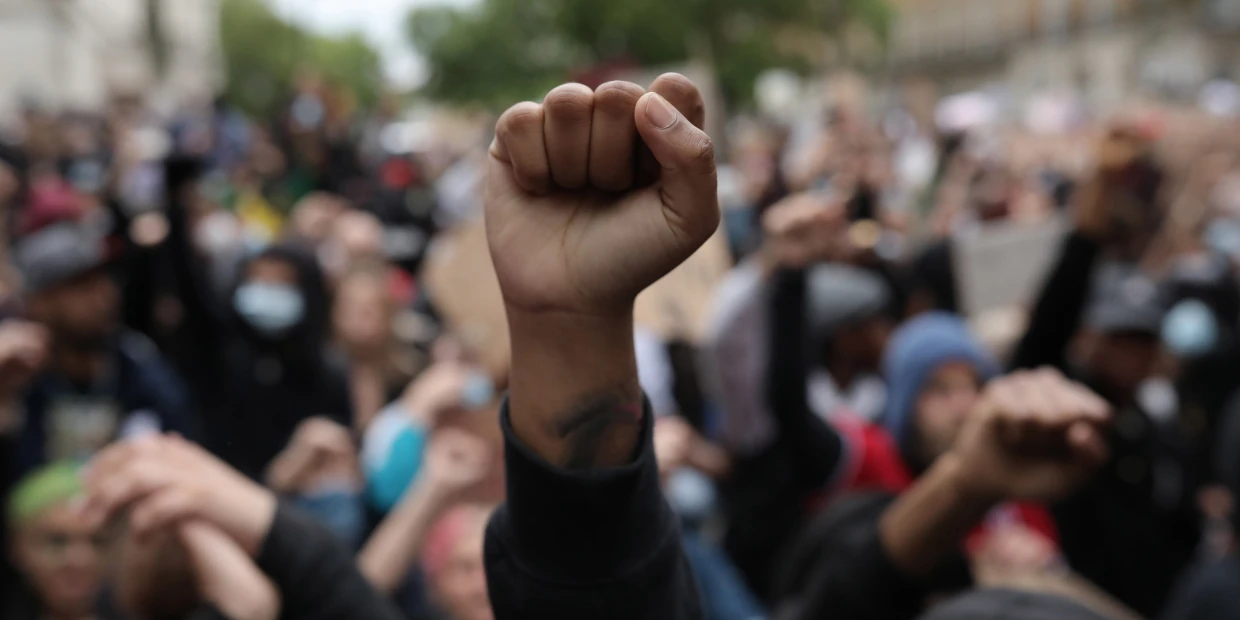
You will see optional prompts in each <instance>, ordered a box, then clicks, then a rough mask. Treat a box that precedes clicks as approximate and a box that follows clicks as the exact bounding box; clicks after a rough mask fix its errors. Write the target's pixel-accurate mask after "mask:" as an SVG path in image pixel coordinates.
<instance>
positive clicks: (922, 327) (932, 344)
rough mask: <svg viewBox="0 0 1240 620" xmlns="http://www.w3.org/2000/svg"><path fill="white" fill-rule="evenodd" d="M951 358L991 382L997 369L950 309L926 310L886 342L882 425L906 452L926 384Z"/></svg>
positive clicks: (963, 323) (962, 322) (906, 452)
mask: <svg viewBox="0 0 1240 620" xmlns="http://www.w3.org/2000/svg"><path fill="white" fill-rule="evenodd" d="M951 362H967V363H969V364H971V365H972V366H973V368H974V369H976V370H977V374H978V377H979V378H980V379H981V380H982V381H989V380H990V379H991V378H992V377H994V376H995V375H996V374H998V371H999V368H998V365H997V364H995V361H994V360H993V359H992V358H991V357H990V355H989V354H988V353H987V352H986V351H985V350H984V349H983V348H982V346H981V345H980V344H979V343H978V342H977V340H976V339H975V338H974V337H973V334H972V333H970V332H969V327H968V326H967V325H966V324H965V322H964V321H963V320H961V319H960V317H958V316H956V315H954V314H948V313H946V312H931V313H928V314H923V315H921V316H919V317H917V318H915V319H913V320H911V321H909V322H907V323H905V324H904V325H902V326H901V327H900V329H898V330H896V332H895V334H893V335H892V337H891V342H889V343H888V345H887V352H886V354H885V355H884V358H883V374H884V376H886V378H887V410H886V412H885V414H884V415H883V425H884V426H885V427H886V429H887V432H888V433H890V434H891V436H892V438H893V439H895V441H896V443H897V445H899V446H900V449H901V450H902V451H904V453H905V455H906V456H907V454H908V447H909V446H908V442H909V440H910V439H911V436H910V435H911V433H910V429H911V428H912V424H911V423H910V420H911V418H912V417H913V410H914V408H915V407H916V405H917V398H918V396H919V395H920V394H921V390H922V387H923V386H924V385H925V383H926V380H927V379H928V378H929V377H930V376H931V375H932V374H934V371H935V370H937V369H938V368H939V367H941V366H943V365H944V364H948V363H951Z"/></svg>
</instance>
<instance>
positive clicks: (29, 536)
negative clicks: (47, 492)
mask: <svg viewBox="0 0 1240 620" xmlns="http://www.w3.org/2000/svg"><path fill="white" fill-rule="evenodd" d="M105 546H106V540H105V539H104V537H103V536H102V534H101V533H100V532H99V531H98V530H97V529H95V528H91V527H88V525H87V523H86V520H85V519H84V518H83V514H82V511H81V510H80V509H79V507H78V506H77V505H75V503H73V502H62V503H60V504H57V505H55V506H53V507H52V508H50V509H48V510H46V511H44V512H43V514H42V515H40V516H39V517H37V518H35V519H32V520H31V521H30V522H29V523H28V524H26V525H23V526H20V527H19V528H18V531H17V535H16V540H15V544H14V555H15V556H16V557H15V561H16V564H17V568H18V570H20V571H21V572H22V574H23V575H25V576H26V579H27V580H28V582H29V583H30V585H31V587H33V588H34V590H35V593H36V594H37V595H38V597H39V599H40V600H41V601H42V602H43V605H44V608H45V609H46V610H47V611H49V612H51V613H50V614H49V615H54V616H56V617H75V616H85V615H88V614H90V612H91V611H92V609H93V608H94V606H95V600H96V599H97V597H98V595H99V588H100V580H101V578H102V572H103V553H104V548H105Z"/></svg>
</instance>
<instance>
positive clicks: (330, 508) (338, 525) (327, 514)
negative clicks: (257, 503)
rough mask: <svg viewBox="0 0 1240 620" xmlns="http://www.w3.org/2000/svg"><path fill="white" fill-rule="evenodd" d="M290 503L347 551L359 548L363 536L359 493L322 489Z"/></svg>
mask: <svg viewBox="0 0 1240 620" xmlns="http://www.w3.org/2000/svg"><path fill="white" fill-rule="evenodd" d="M293 503H294V504H296V505H297V507H298V508H300V509H301V510H302V511H304V512H305V513H306V514H308V515H310V516H311V517H313V518H314V520H316V521H318V522H319V524H321V525H323V526H324V527H326V528H327V529H328V530H330V531H331V533H333V534H335V535H336V537H337V538H339V539H340V540H341V541H342V542H344V543H345V544H346V545H347V546H348V548H349V549H357V548H358V547H360V546H361V544H362V537H363V536H364V535H365V533H366V532H365V530H366V514H365V509H364V507H363V505H362V498H361V494H360V493H356V492H353V491H349V490H344V489H324V490H321V491H317V492H311V493H307V494H305V495H301V496H298V497H296V498H294V499H293Z"/></svg>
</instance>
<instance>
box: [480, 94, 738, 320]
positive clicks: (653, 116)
mask: <svg viewBox="0 0 1240 620" xmlns="http://www.w3.org/2000/svg"><path fill="white" fill-rule="evenodd" d="M704 117H705V110H704V104H703V100H702V96H701V94H700V93H699V92H698V90H697V88H696V87H695V86H694V85H693V83H692V82H690V81H689V80H688V79H686V78H685V77H683V76H680V75H675V74H667V75H664V76H662V77H660V78H659V79H657V80H655V82H654V84H652V85H651V86H650V90H649V92H647V91H646V90H645V89H643V88H641V87H640V86H637V85H635V84H630V83H627V82H610V83H607V84H604V85H602V86H600V87H599V88H598V89H597V90H593V91H592V90H590V89H589V88H587V87H585V86H582V85H580V84H565V85H563V86H560V87H558V88H556V89H554V90H552V91H551V92H550V93H548V94H547V96H546V98H545V99H544V100H543V103H541V104H537V103H528V102H527V103H519V104H517V105H515V106H513V107H512V108H510V109H509V110H508V111H507V112H505V113H504V114H503V116H501V117H500V119H499V123H498V125H497V126H496V130H495V141H494V143H493V144H492V146H491V153H490V155H491V156H490V162H489V170H488V183H487V198H486V224H487V237H488V241H489V244H490V250H491V257H492V260H493V261H494V262H495V268H496V273H497V274H498V276H499V283H500V288H501V289H502V291H503V295H504V300H505V302H506V304H507V305H508V307H509V310H510V312H511V311H512V310H518V311H522V312H525V313H532V314H544V313H565V314H571V315H587V316H614V315H623V314H626V313H629V312H631V310H632V302H633V299H634V298H635V297H636V296H637V294H638V293H639V292H641V291H642V289H644V288H646V287H647V286H649V285H650V284H652V283H654V282H655V281H656V280H658V279H659V278H661V277H662V276H663V275H665V274H666V273H667V272H669V271H671V270H672V269H673V268H674V267H676V266H677V265H679V264H680V263H681V262H682V261H684V260H685V259H686V258H688V257H689V255H690V254H692V253H693V252H694V251H695V250H696V249H697V248H698V246H700V245H701V244H702V243H703V242H705V241H706V239H708V238H709V237H710V236H711V235H712V234H713V233H714V232H715V229H716V228H717V227H718V224H719V207H718V199H717V194H716V192H717V189H716V180H715V158H714V149H713V147H712V145H711V141H710V138H709V137H707V135H706V133H705V132H703V131H702V130H701V129H700V127H701V126H702V124H703V121H704Z"/></svg>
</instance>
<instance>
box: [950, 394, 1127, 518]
mask: <svg viewBox="0 0 1240 620" xmlns="http://www.w3.org/2000/svg"><path fill="white" fill-rule="evenodd" d="M1109 420H1110V407H1109V406H1108V405H1107V403H1106V402H1105V401H1104V400H1102V398H1100V397H1099V396H1097V395H1095V394H1094V393H1093V392H1091V391H1089V389H1088V388H1086V387H1085V386H1083V385H1081V384H1079V383H1075V382H1072V381H1069V380H1068V379H1065V378H1064V377H1063V375H1061V374H1059V373H1058V372H1057V371H1055V370H1049V369H1044V370H1037V371H1033V372H1017V373H1014V374H1011V375H1009V376H1006V377H1003V378H1000V379H996V380H995V381H993V382H991V384H990V385H989V386H988V387H987V388H986V392H985V393H984V394H983V396H982V400H981V402H980V403H979V404H978V406H977V408H976V409H975V410H974V411H973V412H972V414H971V415H970V417H969V420H968V422H966V424H965V427H964V429H963V430H962V431H961V435H960V437H959V438H958V439H957V440H956V445H955V446H954V447H953V448H952V452H951V454H952V456H953V457H954V458H958V459H959V462H960V465H961V466H960V468H959V469H960V472H961V475H962V476H964V480H965V481H966V484H967V486H968V487H969V488H970V489H971V490H972V491H974V492H976V493H979V494H981V495H984V496H986V497H989V498H991V499H993V500H995V501H999V500H1009V499H1010V500H1031V501H1047V502H1049V501H1056V500H1059V499H1062V498H1063V497H1065V496H1067V495H1069V494H1071V493H1072V492H1074V491H1076V490H1077V489H1078V488H1079V487H1080V486H1081V485H1082V484H1084V483H1085V482H1086V481H1087V480H1088V479H1089V477H1090V476H1092V475H1093V474H1094V472H1095V471H1096V470H1097V468H1098V466H1099V465H1101V464H1102V463H1103V462H1105V460H1106V458H1107V455H1108V450H1107V445H1106V441H1105V437H1104V435H1103V432H1102V430H1103V429H1102V427H1103V426H1105V425H1106V424H1107V423H1108V422H1109Z"/></svg>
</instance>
